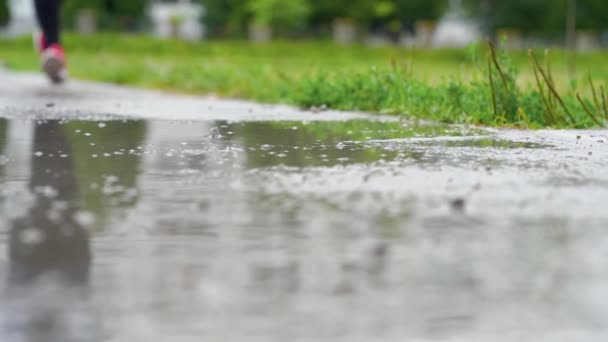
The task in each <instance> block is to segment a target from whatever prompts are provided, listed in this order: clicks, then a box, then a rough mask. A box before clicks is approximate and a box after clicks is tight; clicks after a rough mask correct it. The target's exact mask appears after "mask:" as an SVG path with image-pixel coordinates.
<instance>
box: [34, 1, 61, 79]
mask: <svg viewBox="0 0 608 342" xmlns="http://www.w3.org/2000/svg"><path fill="white" fill-rule="evenodd" d="M60 1H61V0H34V4H35V6H36V16H37V18H38V23H39V24H40V28H41V29H42V34H40V36H38V37H37V38H36V45H37V48H38V51H39V52H40V55H41V57H42V69H43V70H44V72H45V73H46V74H47V76H48V77H49V79H50V80H51V82H53V83H62V82H64V81H65V80H66V78H67V70H66V58H65V53H64V51H63V48H62V47H61V40H60V32H59V2H60Z"/></svg>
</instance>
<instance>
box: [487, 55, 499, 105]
mask: <svg viewBox="0 0 608 342" xmlns="http://www.w3.org/2000/svg"><path fill="white" fill-rule="evenodd" d="M488 75H489V77H490V89H491V90H492V106H493V108H494V116H498V106H497V104H496V90H495V89H494V77H492V61H491V60H490V56H489V55H488Z"/></svg>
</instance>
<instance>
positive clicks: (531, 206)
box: [0, 120, 608, 342]
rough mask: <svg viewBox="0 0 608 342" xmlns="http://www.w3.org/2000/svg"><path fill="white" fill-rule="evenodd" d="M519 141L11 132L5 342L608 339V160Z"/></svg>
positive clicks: (385, 127) (144, 125) (264, 132)
mask: <svg viewBox="0 0 608 342" xmlns="http://www.w3.org/2000/svg"><path fill="white" fill-rule="evenodd" d="M534 134H536V133H534ZM539 134H540V133H539ZM514 135H515V134H514V133H509V137H510V138H509V139H506V138H503V137H502V135H501V134H500V133H496V134H493V135H489V134H484V133H483V132H480V131H478V130H466V129H462V128H456V127H448V126H420V127H416V126H407V125H404V124H402V123H397V122H388V123H387V122H367V121H349V122H348V121H347V122H310V123H302V122H282V123H276V122H249V123H231V122H227V121H211V122H200V121H192V122H186V121H182V122H171V121H154V120H152V121H142V120H126V121H122V120H114V121H62V120H48V121H27V120H0V203H1V204H2V209H1V211H0V213H1V215H0V252H1V253H3V254H0V277H2V279H1V281H2V282H1V283H0V284H2V285H0V290H2V292H1V294H0V297H1V298H0V300H2V302H3V303H6V304H5V305H3V306H2V307H0V340H2V341H11V342H12V341H38V340H40V339H41V338H42V337H41V336H44V340H45V341H46V342H66V341H67V342H71V341H79V342H80V341H129V342H133V341H185V342H186V341H187V342H189V341H200V340H201V338H202V339H209V340H222V341H286V340H289V341H313V340H314V341H402V340H403V339H412V340H414V339H415V340H420V341H431V340H437V339H443V340H453V341H457V340H481V341H487V340H491V341H510V340H513V339H517V340H524V341H538V340H552V341H557V340H568V339H569V338H572V339H584V340H588V341H600V340H601V341H603V340H605V337H606V336H607V335H608V334H607V333H605V331H604V330H603V328H602V327H603V322H604V321H605V317H606V316H607V315H608V305H607V304H606V301H603V300H601V299H602V298H603V297H604V295H603V292H604V290H603V289H605V287H606V285H608V284H607V283H606V279H607V278H606V276H605V275H604V274H603V273H605V272H604V271H602V270H603V269H606V266H608V265H607V262H606V261H604V259H605V258H603V255H604V254H605V253H606V252H608V239H607V238H606V236H608V235H606V234H605V229H606V227H608V214H606V213H605V210H604V203H605V202H606V200H608V189H607V188H606V187H605V186H603V185H602V186H591V185H593V184H608V176H606V174H605V167H606V166H607V165H605V163H606V162H605V160H607V159H606V156H607V155H608V151H606V150H605V147H604V145H605V144H599V145H598V146H595V147H594V148H593V153H592V154H591V155H590V154H589V148H588V147H587V146H584V147H583V146H581V145H578V144H577V142H576V140H573V141H572V142H571V143H570V142H568V141H567V140H561V141H552V140H551V139H548V140H546V141H545V140H543V139H540V138H538V139H536V138H535V139H528V140H526V138H525V137H523V136H522V139H521V141H520V140H518V139H516V138H514ZM530 135H533V134H532V133H530ZM554 146H559V149H556V148H555V147H554ZM581 227H583V228H584V229H581Z"/></svg>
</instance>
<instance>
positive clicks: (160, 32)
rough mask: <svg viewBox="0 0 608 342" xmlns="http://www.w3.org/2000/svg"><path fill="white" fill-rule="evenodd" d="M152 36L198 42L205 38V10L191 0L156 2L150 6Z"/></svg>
mask: <svg viewBox="0 0 608 342" xmlns="http://www.w3.org/2000/svg"><path fill="white" fill-rule="evenodd" d="M149 13H150V18H151V20H152V24H153V30H154V31H153V32H154V35H155V36H157V37H160V38H180V39H185V40H200V39H202V38H204V36H205V27H204V26H203V25H202V21H201V19H202V17H203V16H204V15H205V9H204V7H203V6H202V5H200V4H199V3H194V2H192V1H191V0H178V1H175V2H156V3H153V4H152V5H151V6H150V12H149Z"/></svg>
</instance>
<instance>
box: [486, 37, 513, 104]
mask: <svg viewBox="0 0 608 342" xmlns="http://www.w3.org/2000/svg"><path fill="white" fill-rule="evenodd" d="M489 44H490V53H491V56H492V61H494V65H495V66H496V70H498V74H499V75H500V78H501V80H502V85H503V86H504V87H505V91H506V92H507V94H508V93H509V86H508V84H507V78H506V76H505V74H504V72H503V71H502V68H501V67H500V63H498V58H496V48H495V47H494V43H492V42H489Z"/></svg>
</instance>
